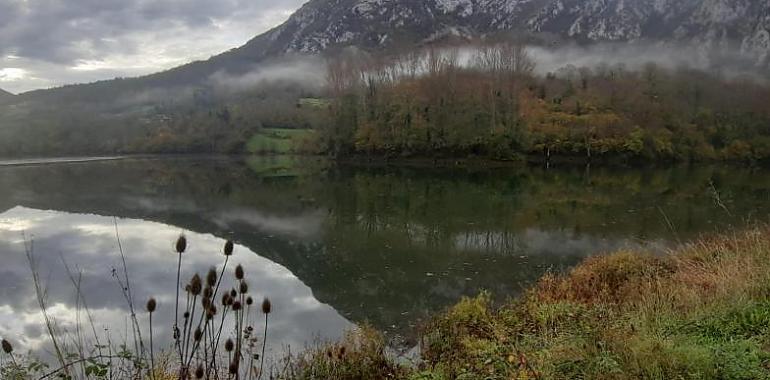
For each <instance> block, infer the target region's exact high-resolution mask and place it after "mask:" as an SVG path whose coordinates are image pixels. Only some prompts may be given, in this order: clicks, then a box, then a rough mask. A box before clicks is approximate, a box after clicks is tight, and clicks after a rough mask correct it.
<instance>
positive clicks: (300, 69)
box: [207, 56, 326, 93]
mask: <svg viewBox="0 0 770 380" xmlns="http://www.w3.org/2000/svg"><path fill="white" fill-rule="evenodd" d="M325 75H326V66H325V63H324V60H323V59H322V58H321V57H319V56H292V57H286V58H284V59H280V60H274V61H270V62H266V63H264V64H260V65H257V66H255V67H254V69H253V70H251V71H249V72H247V73H245V74H231V73H228V72H224V71H218V72H216V73H214V74H213V75H211V76H210V77H209V78H208V81H207V83H208V84H209V85H210V86H212V87H213V88H214V89H215V90H216V91H217V92H225V93H238V92H243V91H248V90H250V89H253V88H255V87H259V86H261V85H273V84H275V83H289V84H299V85H302V86H307V87H308V89H314V90H318V89H320V88H321V87H323V85H324V83H325Z"/></svg>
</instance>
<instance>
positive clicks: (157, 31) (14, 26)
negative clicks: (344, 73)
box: [0, 0, 305, 92]
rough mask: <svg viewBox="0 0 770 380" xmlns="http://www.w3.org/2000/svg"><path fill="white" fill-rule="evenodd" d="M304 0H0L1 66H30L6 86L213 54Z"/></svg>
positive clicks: (136, 71) (141, 70) (46, 83)
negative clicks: (24, 72)
mask: <svg viewBox="0 0 770 380" xmlns="http://www.w3.org/2000/svg"><path fill="white" fill-rule="evenodd" d="M304 1H305V0H220V1H210V0H163V1H156V0H26V1H24V0H0V69H5V68H11V67H21V68H24V69H25V70H27V72H28V73H27V75H26V76H25V77H23V78H14V79H13V80H9V79H8V78H5V79H3V78H0V87H3V88H8V89H10V90H11V91H14V92H20V91H25V90H30V89H34V88H41V87H50V86H56V85H62V84H67V83H73V82H86V81H92V80H95V79H108V78H111V77H113V76H116V75H119V76H133V75H140V74H147V73H151V72H155V71H158V70H163V69H167V68H170V67H174V66H176V65H179V64H183V63H186V62H189V61H191V60H196V59H206V58H208V57H209V56H211V55H215V54H218V53H220V52H223V51H226V50H228V49H231V48H234V47H237V46H239V45H242V44H243V43H245V42H246V41H248V40H249V39H251V38H253V37H254V36H256V35H258V34H260V33H262V32H264V31H266V30H268V29H270V28H271V27H274V26H276V25H278V24H280V23H281V22H282V21H283V20H285V19H286V18H288V16H289V15H290V14H291V13H292V12H293V11H294V10H296V9H297V8H298V7H299V6H300V5H301V4H302V3H303V2H304ZM19 63H24V64H25V66H18V64H19ZM14 65H15V66H14Z"/></svg>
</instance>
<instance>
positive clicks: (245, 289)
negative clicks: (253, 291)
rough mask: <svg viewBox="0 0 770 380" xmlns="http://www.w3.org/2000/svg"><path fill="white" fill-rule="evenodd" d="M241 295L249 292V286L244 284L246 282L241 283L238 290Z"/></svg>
mask: <svg viewBox="0 0 770 380" xmlns="http://www.w3.org/2000/svg"><path fill="white" fill-rule="evenodd" d="M239 290H240V291H241V294H246V293H248V292H249V284H247V283H246V281H241V285H240V289H239Z"/></svg>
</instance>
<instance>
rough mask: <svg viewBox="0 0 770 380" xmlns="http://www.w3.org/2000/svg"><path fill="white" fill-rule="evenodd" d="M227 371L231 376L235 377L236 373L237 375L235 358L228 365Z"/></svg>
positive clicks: (236, 360)
mask: <svg viewBox="0 0 770 380" xmlns="http://www.w3.org/2000/svg"><path fill="white" fill-rule="evenodd" d="M229 370H230V374H231V375H235V374H236V373H238V359H237V358H236V359H234V360H233V361H232V363H230V368H229Z"/></svg>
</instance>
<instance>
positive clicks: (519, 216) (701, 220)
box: [0, 157, 770, 342]
mask: <svg viewBox="0 0 770 380" xmlns="http://www.w3.org/2000/svg"><path fill="white" fill-rule="evenodd" d="M0 183H2V184H3V186H2V187H0V211H4V210H9V211H6V214H7V213H19V212H21V211H20V210H27V212H28V213H27V214H24V213H22V214H21V215H20V216H18V217H16V218H14V219H13V221H12V222H8V223H9V224H8V226H10V227H3V228H5V229H6V230H7V231H11V230H13V231H18V230H20V229H29V230H31V227H32V226H41V228H43V227H46V228H49V227H47V226H52V227H50V228H52V230H51V231H55V230H56V229H55V228H54V227H55V226H59V227H60V228H61V229H60V230H59V231H60V233H59V235H60V236H59V237H58V240H57V239H53V238H52V239H50V241H51V243H50V245H49V246H48V247H44V248H46V250H45V251H43V250H42V248H40V247H39V246H38V249H37V250H38V251H39V252H41V253H42V252H46V254H51V255H52V256H53V258H52V259H51V260H53V261H52V262H53V263H56V262H57V260H58V256H57V255H56V253H57V252H59V251H60V250H63V249H64V248H61V247H59V246H62V247H65V248H67V247H69V248H68V250H70V251H74V250H78V249H81V248H82V249H85V250H86V251H85V252H92V253H93V252H97V251H96V249H97V248H95V247H98V246H100V245H103V247H102V248H101V249H102V251H103V252H107V251H108V250H109V249H112V251H110V252H114V246H113V245H114V238H112V235H111V234H109V233H108V231H107V232H103V233H102V235H97V236H102V237H103V240H101V242H100V241H99V240H98V239H97V241H91V237H92V232H89V231H90V229H88V228H86V229H83V228H82V227H80V228H77V227H76V226H78V225H79V223H75V222H70V221H62V220H57V221H52V220H50V219H47V218H52V216H51V215H52V214H50V213H42V212H39V211H38V212H32V211H29V209H37V210H57V211H61V212H66V213H67V214H63V215H68V217H70V218H85V219H88V218H99V217H96V216H93V215H92V216H88V217H86V216H82V215H81V216H77V215H74V214H95V215H101V216H106V217H107V218H106V219H103V220H102V222H101V223H102V224H104V223H105V222H104V221H105V220H106V221H107V222H109V221H111V218H109V217H110V216H118V217H121V218H130V219H131V220H132V221H131V222H130V223H129V222H128V219H126V223H127V224H129V225H136V228H137V229H140V228H142V227H141V226H143V225H147V226H156V227H147V229H148V230H155V229H157V230H159V231H163V230H165V231H167V232H168V234H166V235H164V236H156V235H153V234H151V233H150V232H151V231H148V232H147V235H143V234H141V233H138V234H137V235H135V236H136V237H137V238H136V239H134V240H135V241H131V242H130V244H133V245H134V246H133V248H134V250H132V251H131V252H142V253H146V254H147V255H150V256H147V257H146V258H147V259H148V260H150V259H151V258H152V260H156V259H157V260H161V259H158V258H157V257H155V256H152V254H155V255H156V256H157V255H158V252H167V251H168V250H169V249H170V248H169V242H171V241H173V239H174V237H175V236H176V234H178V232H179V231H180V230H182V229H184V230H189V231H195V232H198V233H200V234H212V235H213V236H217V237H218V238H219V239H225V238H232V239H234V240H235V241H236V242H238V243H239V244H240V245H241V246H242V247H243V250H244V251H251V252H255V253H256V254H258V255H260V256H261V257H264V258H265V259H260V258H258V257H255V258H254V260H269V261H270V262H272V263H276V264H278V265H280V266H281V267H280V268H285V269H282V270H283V271H284V272H281V273H284V274H285V276H279V277H281V278H283V277H287V278H292V279H293V280H292V281H294V282H299V281H301V282H302V283H304V284H306V285H307V286H308V287H309V289H308V288H303V289H304V290H303V292H307V294H310V292H311V290H312V297H314V298H315V299H317V300H319V301H320V302H321V303H325V304H328V305H330V306H331V307H333V308H334V310H336V311H337V312H338V313H339V314H340V315H341V316H342V317H344V318H345V319H347V320H349V321H352V322H354V323H362V322H366V321H368V322H370V323H372V324H373V325H374V326H375V327H377V328H380V329H383V330H386V331H388V332H390V333H391V334H401V335H408V334H409V332H411V331H413V329H412V327H413V326H414V325H417V324H419V323H420V321H421V320H422V319H424V318H425V316H426V315H428V314H430V313H433V312H435V311H437V310H440V309H442V308H444V307H446V306H447V305H450V304H453V303H455V302H456V301H457V300H458V298H459V297H461V296H462V295H472V294H475V293H477V292H478V291H480V290H481V289H487V290H490V291H492V292H493V293H494V294H497V295H501V296H503V297H505V296H510V295H515V294H517V293H518V292H519V291H520V290H521V289H522V288H524V287H526V286H527V285H528V284H530V283H532V282H533V281H535V280H536V279H537V278H538V277H540V276H541V275H542V273H544V272H545V271H548V270H561V269H564V268H568V267H569V266H571V265H574V264H575V263H577V262H579V261H580V260H581V259H582V258H584V257H586V256H588V255H593V254H600V253H602V252H607V251H611V250H615V249H619V248H626V247H638V246H653V247H657V248H660V247H664V246H666V245H669V244H671V243H672V242H676V241H686V240H688V239H692V238H693V237H696V236H698V235H699V234H701V233H704V232H711V231H720V230H724V229H728V228H733V227H740V226H742V225H745V224H747V223H754V222H757V221H767V220H768V212H770V173H768V172H767V171H763V170H758V169H746V168H734V167H720V166H713V167H710V166H702V167H674V168H667V169H593V170H591V171H586V170H584V169H581V168H575V169H572V168H565V169H552V170H543V169H540V168H530V167H521V168H507V169H435V168H422V169H421V168H360V167H349V166H334V165H330V164H329V163H327V162H324V161H322V160H316V159H311V160H304V159H302V160H295V159H291V158H285V157H281V158H273V159H256V158H249V159H231V158H210V157H207V158H184V159H181V158H180V159H142V160H123V161H112V162H94V163H84V164H76V165H49V166H35V167H7V168H0ZM717 197H718V198H719V199H720V201H721V203H722V204H723V205H725V207H721V206H718V204H717V202H716V198H717ZM18 206H23V207H27V208H29V209H24V208H21V209H20V208H18ZM725 208H727V210H725ZM53 215H60V213H53ZM85 219H84V220H83V221H81V222H82V223H83V224H85V225H92V224H94V223H93V222H86V220H85ZM156 223H162V225H163V226H164V227H163V228H160V227H157V226H158V225H157V224H156ZM95 224H96V225H99V223H95ZM107 225H109V223H107ZM169 226H174V227H169ZM59 227H57V228H59ZM102 227H104V226H102ZM70 230H71V231H70ZM96 230H97V231H98V228H96ZM7 231H6V233H8V232H7ZM65 231H70V232H67V233H65ZM72 231H75V232H72ZM12 235H13V236H3V237H2V241H3V244H6V245H7V244H9V241H11V242H12V241H14V240H8V239H18V234H17V233H15V232H14V233H12ZM212 235H200V238H201V239H203V240H204V241H208V240H207V239H210V240H212V241H216V242H221V240H219V239H217V238H214V237H213V236H212ZM148 237H152V239H147V238H148ZM127 238H128V237H127ZM140 238H141V240H140ZM147 240H152V241H147ZM191 240H192V239H191ZM127 244H128V243H127ZM143 244H144V245H143ZM217 244H218V243H212V249H213V248H214V246H216V245H217ZM3 249H10V248H8V247H6V246H3ZM89 250H90V251H89ZM213 251H217V252H218V248H217V249H214V250H213ZM213 251H212V252H213ZM4 252H5V251H3V253H4ZM137 254H139V253H137ZM93 255H94V256H96V257H98V254H96V253H93ZM243 256H248V255H243ZM164 257H165V256H164ZM202 257H205V256H202ZM0 260H3V263H4V261H5V260H6V259H5V256H3V257H0ZM162 260H173V258H164V259H162ZM22 263H23V261H22ZM158 263H161V262H160V261H158ZM161 264H162V263H161ZM165 265H166V264H162V265H158V266H156V268H158V267H160V266H164V267H165ZM201 265H202V269H201V270H203V269H206V268H207V265H210V263H209V262H206V263H204V264H201ZM255 265H257V266H259V265H263V266H264V267H265V268H273V267H274V266H275V264H270V265H269V263H268V262H265V263H264V264H258V263H255ZM271 265H272V266H271ZM140 268H144V267H143V266H140ZM21 269H23V270H22V271H21V272H19V271H17V270H13V271H12V272H14V273H16V274H15V276H16V277H17V278H19V277H23V278H26V276H27V274H26V273H28V270H27V269H26V267H23V268H21ZM4 270H7V269H4ZM94 270H96V269H94ZM266 270H267V269H266ZM271 270H272V269H271ZM137 271H144V269H137ZM159 271H160V270H159ZM160 272H162V271H160ZM95 273H96V274H94V275H93V276H92V277H93V278H92V281H94V282H95V283H97V284H98V283H100V282H99V281H101V284H102V285H103V286H104V287H105V288H107V287H108V286H112V287H114V284H113V282H114V281H112V280H111V278H110V277H109V276H108V273H107V275H105V272H104V271H102V272H95ZM6 274H7V276H4V277H8V278H11V277H13V276H14V274H12V273H6ZM143 276H150V274H143ZM158 276H161V277H162V276H163V275H162V274H158ZM266 276H267V274H266ZM291 276H296V278H294V277H291ZM266 278H272V277H270V276H267V277H266ZM297 279H299V280H297ZM287 281H288V280H287ZM275 283H276V284H277V283H278V282H275ZM12 284H13V282H10V283H8V284H6V283H3V284H2V291H3V292H5V293H8V292H10V290H9V289H10V288H9V287H8V286H10V285H12ZM286 287H288V288H292V287H293V285H286ZM256 288H257V289H259V288H260V286H257V287H256ZM97 289H101V287H98V288H97ZM264 289H267V290H269V289H272V288H270V287H269V284H265V287H264ZM281 289H283V288H282V287H281ZM282 291H283V290H282ZM279 293H280V291H279ZM281 296H287V297H289V298H288V299H289V300H292V299H298V298H297V297H294V298H292V297H293V296H291V295H289V294H284V295H276V296H275V297H276V300H277V301H276V304H279V302H280V298H279V297H281ZM104 298H107V299H108V300H109V299H112V300H113V302H116V303H117V304H119V302H118V301H114V300H115V299H117V297H115V296H114V295H113V296H110V297H107V296H104ZM299 298H302V297H299ZM303 299H313V298H307V297H304V298H303ZM287 307H288V306H287ZM0 308H2V306H0ZM297 308H298V309H297V311H296V312H298V313H300V314H301V310H304V309H299V306H297ZM0 310H3V309H0ZM291 310H292V311H291V313H294V312H295V310H294V309H291ZM291 313H289V312H288V311H287V314H286V318H287V321H290V320H291V318H294V316H293V314H292V316H290V315H289V314H291ZM308 315H309V314H308ZM310 319H312V318H310ZM286 323H289V322H286ZM300 323H305V322H304V321H301V322H300ZM305 324H307V325H308V326H313V327H318V328H319V330H320V331H321V332H323V333H325V334H330V335H334V334H338V333H339V330H340V328H341V327H344V326H347V325H346V324H345V323H341V322H339V323H338V322H333V323H329V325H328V326H327V325H326V322H324V319H323V318H319V319H317V320H313V321H310V322H307V323H305ZM310 330H313V329H310ZM297 334H299V333H297ZM300 335H301V334H299V335H297V336H298V337H297V338H291V337H290V338H287V339H288V341H289V342H293V341H294V340H295V339H300V338H299V336H300Z"/></svg>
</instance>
